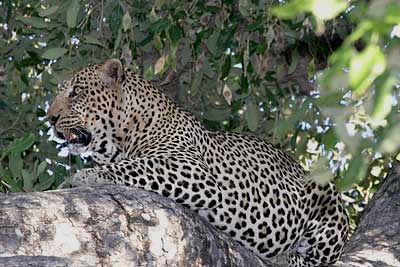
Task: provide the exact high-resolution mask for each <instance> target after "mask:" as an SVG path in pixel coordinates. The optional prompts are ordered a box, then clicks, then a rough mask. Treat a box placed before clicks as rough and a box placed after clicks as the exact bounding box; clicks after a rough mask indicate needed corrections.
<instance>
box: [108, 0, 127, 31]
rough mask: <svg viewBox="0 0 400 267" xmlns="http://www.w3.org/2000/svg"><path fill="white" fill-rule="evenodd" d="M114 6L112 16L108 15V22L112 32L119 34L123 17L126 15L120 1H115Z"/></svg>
mask: <svg viewBox="0 0 400 267" xmlns="http://www.w3.org/2000/svg"><path fill="white" fill-rule="evenodd" d="M112 3H113V8H112V12H111V15H110V17H108V19H107V22H108V25H110V29H111V32H112V33H113V35H114V36H115V35H116V34H118V32H119V29H120V26H121V23H122V17H123V16H124V11H123V10H122V8H121V6H120V4H119V2H118V1H113V2H112Z"/></svg>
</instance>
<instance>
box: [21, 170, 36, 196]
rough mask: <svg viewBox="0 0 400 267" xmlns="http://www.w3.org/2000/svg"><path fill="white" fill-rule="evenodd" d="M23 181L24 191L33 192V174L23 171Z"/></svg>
mask: <svg viewBox="0 0 400 267" xmlns="http://www.w3.org/2000/svg"><path fill="white" fill-rule="evenodd" d="M22 179H23V181H24V187H23V189H24V191H25V192H32V189H33V176H32V173H31V172H29V171H28V170H26V169H22Z"/></svg>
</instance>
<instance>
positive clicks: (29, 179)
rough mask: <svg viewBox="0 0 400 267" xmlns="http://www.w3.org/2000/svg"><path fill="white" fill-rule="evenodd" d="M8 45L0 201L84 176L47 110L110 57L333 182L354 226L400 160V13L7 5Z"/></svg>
mask: <svg viewBox="0 0 400 267" xmlns="http://www.w3.org/2000/svg"><path fill="white" fill-rule="evenodd" d="M0 35H1V38H0V55H1V57H0V88H1V90H0V96H1V98H0V110H1V112H0V124H1V125H2V128H1V129H0V149H1V151H2V152H1V153H0V155H1V161H0V182H1V185H0V189H1V191H9V190H11V191H27V192H29V191H41V190H47V189H51V188H57V187H59V186H60V185H62V184H63V182H64V181H65V179H66V177H68V176H69V173H68V172H67V171H66V168H65V166H68V167H70V168H72V169H76V168H80V167H81V164H82V159H80V158H79V157H70V158H60V157H58V156H57V153H58V150H57V149H56V148H55V144H54V141H49V140H48V135H47V132H48V131H49V129H48V123H47V122H46V119H45V109H46V106H47V105H48V101H50V99H51V98H52V96H53V95H54V93H55V92H56V90H57V84H58V83H59V82H61V81H62V80H63V79H64V78H65V77H67V76H68V75H70V74H71V73H73V72H74V71H76V70H78V69H79V68H81V67H84V66H86V65H87V64H89V63H100V62H102V61H104V60H105V59H107V58H110V57H117V58H121V59H122V60H123V61H124V64H125V65H126V66H129V67H130V68H132V69H134V70H136V71H137V72H139V73H141V74H142V75H143V76H144V77H145V78H146V79H150V80H152V81H153V82H154V83H155V84H156V85H158V86H159V87H160V88H161V89H162V90H163V91H165V92H166V93H167V94H169V95H170V96H171V97H172V98H173V99H174V100H175V101H176V102H178V103H179V104H181V105H183V106H185V107H187V109H188V110H190V111H192V112H193V113H194V114H195V115H196V116H197V117H198V118H200V119H202V120H203V121H204V123H205V124H206V125H207V126H208V127H210V128H213V129H218V130H225V131H236V132H250V133H252V134H255V135H257V136H259V137H261V138H264V139H267V140H269V141H270V142H273V143H274V144H276V145H278V146H281V147H282V148H284V149H285V150H286V151H287V152H288V153H290V154H291V155H292V156H294V157H295V158H296V159H298V160H299V161H300V162H301V163H302V164H303V166H304V167H305V168H306V169H311V170H312V175H311V178H313V179H316V180H317V181H320V182H325V181H328V180H331V179H334V180H335V182H336V183H337V184H338V186H339V187H341V188H342V189H346V190H347V193H346V194H347V195H348V196H349V198H348V200H349V201H350V202H354V203H353V204H351V205H350V208H349V210H350V212H352V213H353V214H355V213H356V211H357V210H358V209H359V207H360V205H361V206H362V205H364V204H365V201H367V200H368V199H369V196H370V194H371V193H373V192H374V191H375V190H376V188H377V186H378V184H379V178H380V177H382V176H383V175H384V174H385V170H386V167H387V166H388V163H390V161H391V160H392V159H393V158H394V157H395V156H396V155H397V153H398V152H399V143H400V138H399V136H400V135H399V134H398V133H399V132H400V123H399V121H400V120H399V112H398V107H397V106H398V96H399V90H398V86H397V84H398V79H399V62H400V58H399V57H400V53H399V49H400V44H399V40H400V39H399V37H400V5H399V4H398V2H397V1H391V0H373V1H362V0H359V1H357V0H353V1H346V0H329V1H327V0H293V1H288V3H286V1H271V0H226V1H221V0H208V1H185V0H174V1H164V0H155V1H144V0H139V1H124V0H120V1H112V0H102V1H90V0H81V1H80V0H68V1H60V0H44V1H30V0H16V1H11V0H6V1H0ZM351 187H352V189H350V190H348V189H349V188H351Z"/></svg>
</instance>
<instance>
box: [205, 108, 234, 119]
mask: <svg viewBox="0 0 400 267" xmlns="http://www.w3.org/2000/svg"><path fill="white" fill-rule="evenodd" d="M229 116H230V112H229V110H227V109H216V108H207V111H206V112H205V113H204V116H203V118H204V119H207V120H210V121H223V120H226V119H228V118H229Z"/></svg>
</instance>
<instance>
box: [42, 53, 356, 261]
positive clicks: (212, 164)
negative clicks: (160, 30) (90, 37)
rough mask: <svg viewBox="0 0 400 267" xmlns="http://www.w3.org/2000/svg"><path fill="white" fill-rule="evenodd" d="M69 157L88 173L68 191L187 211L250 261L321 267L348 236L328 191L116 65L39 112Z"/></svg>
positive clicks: (267, 147)
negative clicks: (113, 189)
mask: <svg viewBox="0 0 400 267" xmlns="http://www.w3.org/2000/svg"><path fill="white" fill-rule="evenodd" d="M47 117H48V121H49V123H50V125H51V127H52V128H53V129H54V132H55V134H56V135H57V136H58V137H59V138H61V139H63V140H65V142H66V143H67V146H68V148H69V151H70V153H71V154H73V155H80V154H82V153H85V152H91V154H92V155H91V157H92V160H93V162H94V165H93V166H92V167H88V168H83V169H81V170H80V171H77V172H76V173H75V174H74V175H73V176H72V178H71V180H72V184H73V185H74V186H83V185H86V186H91V185H104V184H114V185H121V186H131V187H135V188H140V189H143V190H147V191H151V192H155V193H157V194H159V195H161V196H164V197H166V198H170V199H172V200H173V201H175V202H176V203H180V204H181V205H183V206H185V207H187V208H189V209H191V210H193V211H194V212H195V213H197V214H199V216H200V217H202V218H204V219H205V220H206V221H208V222H209V223H210V224H211V225H213V226H214V227H215V228H217V229H219V230H220V231H221V232H223V233H225V234H226V235H228V236H229V237H230V238H232V239H233V240H235V241H237V242H238V243H239V244H241V245H242V246H244V247H245V248H247V249H249V250H250V251H252V252H253V253H254V255H255V257H259V258H261V259H264V260H268V259H273V258H274V257H277V256H279V255H287V256H286V258H285V261H286V263H287V266H290V267H305V266H329V265H331V264H332V263H334V262H335V261H337V260H338V259H339V257H340V256H341V253H342V251H343V249H344V245H345V243H346V240H347V235H348V231H349V222H348V217H347V215H346V211H345V206H344V204H343V201H342V197H341V194H340V193H339V191H338V189H337V188H336V186H335V184H334V183H332V182H328V183H325V184H320V183H317V182H315V181H313V180H312V179H308V176H307V172H306V171H305V170H304V168H303V167H302V166H301V165H300V164H299V163H298V162H297V161H296V160H294V159H293V158H292V157H291V156H289V155H288V154H287V153H286V152H285V151H283V150H282V149H280V148H278V147H277V146H275V145H273V144H272V143H270V142H268V141H266V140H264V139H261V138H259V137H256V136H255V135H252V134H245V133H234V132H223V131H214V130H211V129H208V128H207V127H205V126H203V124H202V122H201V120H199V119H198V118H196V117H195V116H194V115H193V114H192V113H190V112H189V111H187V110H186V109H185V108H183V107H182V106H181V105H178V104H176V103H174V101H172V100H171V99H170V98H169V97H168V96H167V95H166V94H164V93H163V92H162V91H161V90H160V89H158V88H157V87H156V86H154V85H153V84H152V83H151V82H150V81H147V80H145V79H144V78H142V76H140V75H139V74H136V73H135V72H134V71H133V70H131V69H130V68H129V67H126V66H124V65H123V64H122V62H121V61H120V60H119V59H109V60H107V61H105V62H103V63H101V64H97V65H87V66H86V67H84V68H82V69H81V70H79V71H77V72H75V73H74V74H73V75H72V76H71V78H69V79H66V80H65V81H64V82H63V83H62V84H60V86H59V89H58V92H57V93H56V95H55V98H54V100H53V102H52V103H51V105H50V106H49V108H48V111H47Z"/></svg>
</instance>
